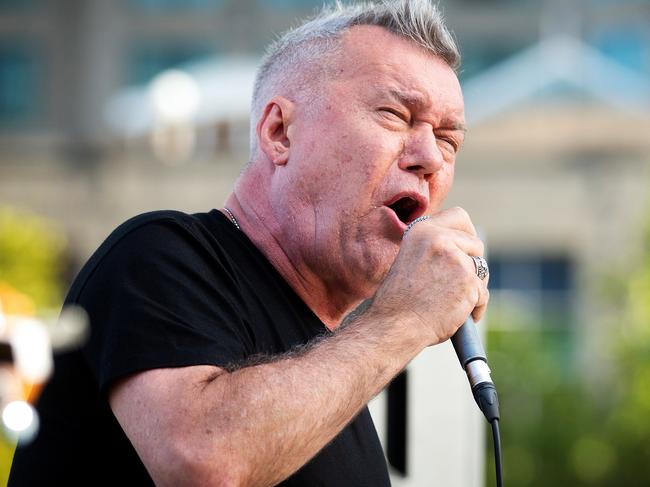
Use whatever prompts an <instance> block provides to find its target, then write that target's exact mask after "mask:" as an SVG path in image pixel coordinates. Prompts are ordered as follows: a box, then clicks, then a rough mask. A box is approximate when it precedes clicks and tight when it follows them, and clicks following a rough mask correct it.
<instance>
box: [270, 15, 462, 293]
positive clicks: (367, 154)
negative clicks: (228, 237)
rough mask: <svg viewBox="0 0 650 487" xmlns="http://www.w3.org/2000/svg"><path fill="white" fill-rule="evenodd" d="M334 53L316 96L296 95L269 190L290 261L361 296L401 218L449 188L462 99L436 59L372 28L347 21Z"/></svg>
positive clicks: (370, 287)
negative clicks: (303, 100) (284, 149)
mask: <svg viewBox="0 0 650 487" xmlns="http://www.w3.org/2000/svg"><path fill="white" fill-rule="evenodd" d="M334 62H335V63H337V64H336V66H335V69H331V70H330V72H331V74H330V75H329V77H328V78H327V80H325V81H323V82H322V83H321V86H320V93H319V95H318V96H317V97H315V99H312V100H311V101H310V103H309V104H300V103H298V102H297V103H296V107H295V113H294V116H293V120H292V124H291V126H290V127H289V129H288V137H289V141H290V149H289V160H288V162H287V164H286V165H285V166H282V167H280V168H278V172H277V173H276V175H275V177H274V180H273V188H272V194H273V198H274V206H276V210H280V211H279V212H277V211H276V214H278V213H280V214H283V215H286V216H285V217H284V222H283V224H282V228H283V238H285V242H288V244H287V249H288V254H290V258H291V259H294V260H295V259H300V260H301V261H302V262H304V263H306V264H307V265H308V266H309V267H310V268H311V270H312V271H313V272H315V273H316V274H317V275H318V276H320V277H322V278H323V279H325V281H326V282H329V283H333V284H332V285H337V286H342V287H343V289H349V290H350V292H352V293H353V294H357V295H359V294H361V295H364V296H369V295H371V294H372V293H373V292H374V290H375V288H376V286H377V285H378V283H379V282H381V280H382V279H383V277H384V276H385V274H386V272H387V271H388V269H389V268H390V266H391V265H392V263H393V260H394V259H395V256H396V255H397V252H398V250H399V245H400V242H401V238H402V233H403V231H404V229H405V228H406V225H407V224H408V222H410V221H412V220H413V219H415V218H416V217H417V216H420V215H422V214H425V213H435V212H437V211H439V210H440V209H441V205H442V203H443V201H444V199H445V197H446V196H447V193H448V192H449V190H450V188H451V184H452V180H453V175H454V162H455V158H456V151H457V150H458V148H459V147H460V144H461V143H462V141H463V137H464V130H463V127H464V115H463V98H462V94H461V90H460V85H459V83H458V79H457V78H456V75H455V74H454V72H453V70H452V69H451V68H449V67H448V66H447V65H446V64H445V63H444V61H442V60H441V59H439V58H436V57H434V56H432V55H431V54H430V53H427V52H425V51H424V50H423V49H421V48H419V47H417V46H416V45H414V44H413V43H411V42H409V41H407V40H405V39H403V38H401V37H398V36H395V35H393V34H391V33H390V32H388V31H386V30H385V29H382V28H380V27H375V26H358V27H354V28H352V29H350V30H349V31H348V32H347V33H346V34H345V36H344V39H343V53H342V54H341V55H340V56H337V61H334Z"/></svg>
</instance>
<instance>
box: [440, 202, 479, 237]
mask: <svg viewBox="0 0 650 487" xmlns="http://www.w3.org/2000/svg"><path fill="white" fill-rule="evenodd" d="M430 221H431V222H432V223H435V224H436V225H440V226H442V227H446V228H452V229H455V230H460V231H462V232H465V233H469V234H470V235H473V236H476V235H477V234H476V228H474V224H473V223H472V219H471V218H470V216H469V213H467V211H465V210H464V209H463V208H461V207H460V206H454V207H453V208H447V209H446V210H442V211H441V212H439V213H436V214H433V215H431V219H430Z"/></svg>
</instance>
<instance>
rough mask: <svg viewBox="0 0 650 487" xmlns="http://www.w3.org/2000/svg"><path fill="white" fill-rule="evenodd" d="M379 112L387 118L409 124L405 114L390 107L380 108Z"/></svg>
mask: <svg viewBox="0 0 650 487" xmlns="http://www.w3.org/2000/svg"><path fill="white" fill-rule="evenodd" d="M379 111H380V112H382V113H383V114H385V115H386V116H387V118H392V119H399V120H401V121H402V122H406V123H409V117H408V115H406V114H405V113H403V112H401V111H399V110H397V109H395V108H391V107H382V108H380V109H379Z"/></svg>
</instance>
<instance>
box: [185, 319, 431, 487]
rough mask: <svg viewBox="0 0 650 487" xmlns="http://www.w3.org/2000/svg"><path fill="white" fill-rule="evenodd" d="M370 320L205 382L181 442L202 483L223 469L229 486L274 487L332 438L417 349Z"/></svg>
mask: <svg viewBox="0 0 650 487" xmlns="http://www.w3.org/2000/svg"><path fill="white" fill-rule="evenodd" d="M372 320H373V318H372V317H370V316H362V317H360V318H357V320H356V321H355V322H352V323H351V324H350V325H349V326H347V327H345V328H344V329H342V330H340V331H338V332H336V333H335V334H334V335H333V336H331V337H329V338H327V339H325V340H323V341H321V342H320V343H318V344H317V345H315V346H314V347H311V348H308V349H307V351H305V352H304V353H300V354H297V355H293V356H291V355H290V356H288V357H284V358H281V359H279V360H276V361H272V362H269V363H265V364H261V365H256V366H252V367H245V368H242V369H240V370H237V371H235V372H232V373H229V374H223V375H220V376H218V377H216V378H215V379H214V380H212V381H210V382H209V383H208V384H207V386H206V387H205V388H204V389H203V391H202V393H201V394H200V396H199V397H198V398H197V400H198V403H197V406H198V408H199V410H200V411H201V414H199V415H198V417H197V419H198V420H199V421H198V422H194V423H193V426H192V427H193V429H194V431H193V434H190V435H189V436H188V445H187V447H188V448H190V449H191V450H194V451H193V453H192V455H193V456H194V457H195V458H201V462H200V467H201V468H200V469H199V470H203V469H205V470H204V474H206V475H208V478H206V479H205V480H210V481H211V480H213V479H216V478H217V477H218V476H220V475H221V474H223V472H220V471H218V470H219V469H221V470H223V469H226V470H227V471H228V472H229V474H230V475H232V476H233V477H234V478H235V479H236V481H235V482H233V483H234V484H235V485H255V486H266V485H269V486H270V485H275V484H276V483H278V482H280V481H281V480H282V479H284V478H286V477H288V476H289V475H290V474H291V473H293V472H295V471H296V470H297V469H299V468H300V467H301V466H302V465H304V464H305V463H306V462H307V461H308V460H309V459H310V458H311V457H313V456H314V455H315V454H316V453H317V452H318V451H319V450H320V449H322V448H323V447H324V446H325V445H326V444H327V443H328V442H329V441H330V440H331V439H332V438H333V437H334V436H336V434H338V433H339V432H340V431H341V430H342V429H343V427H344V426H345V425H346V424H347V423H348V422H349V421H350V420H352V419H353V418H354V417H355V416H356V414H358V412H359V410H360V409H361V408H362V407H363V406H364V405H365V404H366V403H367V402H368V401H369V400H370V399H371V398H372V397H373V396H375V395H376V394H377V393H378V392H379V391H380V390H381V389H382V388H383V387H384V386H385V385H386V384H387V383H388V382H389V381H390V380H391V379H392V377H394V376H395V375H396V374H397V373H398V372H399V371H400V370H401V369H402V368H403V367H404V366H405V365H406V364H407V363H408V362H409V360H411V359H412V358H413V357H414V356H415V355H416V354H417V353H418V352H419V351H420V350H421V348H422V346H421V344H420V343H419V342H418V340H417V338H416V337H415V335H413V336H412V337H408V336H406V335H407V334H406V333H404V331H403V330H404V328H401V327H394V326H392V324H390V323H386V322H385V321H384V322H383V323H381V322H375V323H372V322H371V321H372ZM398 329H399V330H401V331H398ZM208 430H209V431H212V432H213V433H212V434H210V435H206V434H205V433H204V431H208ZM196 438H201V441H200V442H198V443H195V444H194V445H192V444H191V442H193V441H195V439H196ZM195 449H196V450H195ZM212 468H214V470H212ZM212 475H215V477H212Z"/></svg>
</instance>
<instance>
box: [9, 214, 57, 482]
mask: <svg viewBox="0 0 650 487" xmlns="http://www.w3.org/2000/svg"><path fill="white" fill-rule="evenodd" d="M64 248H65V239H64V237H63V235H62V233H61V232H60V231H59V230H58V229H57V228H56V227H55V226H54V225H52V224H51V223H49V222H48V221H47V220H45V219H43V218H41V217H38V216H36V215H33V214H30V213H27V212H21V211H16V210H13V209H10V208H2V207H0V294H2V297H3V298H4V299H12V298H13V297H15V296H20V297H21V300H22V299H24V300H27V301H29V302H30V304H31V305H32V307H33V308H34V310H35V311H36V312H37V313H38V312H41V311H45V310H51V309H57V308H59V307H60V306H61V300H62V291H63V288H62V268H63V265H64ZM10 304H12V303H5V304H4V309H5V311H9V310H10V309H11V306H10ZM14 308H15V306H14ZM13 450H14V445H13V444H12V443H11V442H10V441H9V440H7V439H6V438H5V437H4V436H3V435H1V434H0V485H6V483H7V480H8V475H9V468H10V465H11V459H12V457H13Z"/></svg>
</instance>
